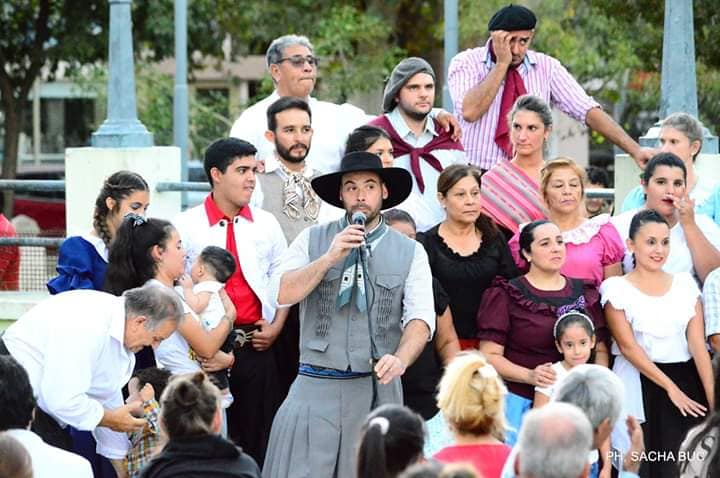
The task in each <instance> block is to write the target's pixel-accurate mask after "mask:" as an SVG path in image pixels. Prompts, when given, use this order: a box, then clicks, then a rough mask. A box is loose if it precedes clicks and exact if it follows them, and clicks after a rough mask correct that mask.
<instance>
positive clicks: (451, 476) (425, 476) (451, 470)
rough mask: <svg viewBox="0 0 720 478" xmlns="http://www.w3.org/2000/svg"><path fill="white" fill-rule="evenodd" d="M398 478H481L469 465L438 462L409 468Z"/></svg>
mask: <svg viewBox="0 0 720 478" xmlns="http://www.w3.org/2000/svg"><path fill="white" fill-rule="evenodd" d="M398 478H479V475H478V474H477V472H476V471H475V468H473V466H472V465H470V464H468V463H450V464H447V465H443V464H442V463H440V462H437V461H426V462H424V463H416V464H414V465H412V466H410V467H408V468H407V469H406V470H405V471H403V472H402V473H400V475H399V476H398Z"/></svg>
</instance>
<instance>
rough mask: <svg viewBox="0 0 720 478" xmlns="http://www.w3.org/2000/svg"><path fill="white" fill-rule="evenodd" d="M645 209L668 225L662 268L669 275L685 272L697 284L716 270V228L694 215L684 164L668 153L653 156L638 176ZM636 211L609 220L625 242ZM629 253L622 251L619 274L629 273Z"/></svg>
mask: <svg viewBox="0 0 720 478" xmlns="http://www.w3.org/2000/svg"><path fill="white" fill-rule="evenodd" d="M642 183H643V189H644V191H645V195H646V200H645V206H644V208H645V209H654V210H656V211H657V212H658V213H660V215H661V216H662V217H663V218H665V221H667V223H668V225H669V226H670V243H671V244H672V248H671V249H670V254H669V256H668V257H667V262H666V263H665V265H664V267H663V269H664V270H665V271H666V272H669V273H670V274H675V273H678V272H689V273H691V274H692V275H694V276H696V277H697V278H698V279H699V280H700V282H704V281H705V277H707V275H708V274H709V273H710V272H712V271H713V270H714V269H716V268H717V267H720V250H719V249H720V227H718V225H717V224H715V223H714V222H713V220H712V219H710V218H709V217H708V216H706V215H704V214H696V213H695V202H694V200H693V199H691V198H690V197H689V196H688V190H687V170H686V168H685V163H683V162H682V160H681V159H680V158H678V157H677V156H675V155H674V154H672V153H660V154H657V155H655V156H654V157H653V158H652V159H651V160H650V161H649V162H648V164H647V166H646V167H645V171H643V177H642ZM638 210H639V209H634V210H631V211H628V212H624V213H622V214H620V215H619V216H615V217H613V218H612V223H613V224H614V225H615V227H616V228H617V230H618V233H620V237H621V238H623V239H627V237H628V229H629V227H630V221H631V220H632V218H633V216H634V215H635V213H636V212H638ZM633 268H634V265H633V260H632V255H631V252H630V251H629V250H628V249H626V251H625V257H624V259H623V271H624V272H629V271H631V270H633Z"/></svg>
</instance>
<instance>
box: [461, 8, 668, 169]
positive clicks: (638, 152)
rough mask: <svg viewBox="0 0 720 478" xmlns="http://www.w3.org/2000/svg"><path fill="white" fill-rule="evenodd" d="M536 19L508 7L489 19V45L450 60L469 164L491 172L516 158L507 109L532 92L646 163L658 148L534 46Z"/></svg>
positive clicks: (556, 62) (638, 161)
mask: <svg viewBox="0 0 720 478" xmlns="http://www.w3.org/2000/svg"><path fill="white" fill-rule="evenodd" d="M536 23H537V20H536V18H535V14H534V13H533V12H532V11H531V10H530V9H528V8H526V7H523V6H520V5H512V4H510V5H508V6H506V7H503V8H501V9H500V10H498V11H497V12H496V13H495V14H494V15H493V16H492V18H491V19H490V22H489V23H488V30H489V31H490V39H489V40H488V41H487V43H486V44H485V46H483V47H478V48H472V49H469V50H465V51H463V52H461V53H459V54H457V55H456V56H455V58H453V59H452V61H451V62H450V66H449V67H448V88H449V89H450V94H451V95H452V98H453V102H454V105H455V114H456V115H458V118H459V120H460V126H461V127H462V129H463V145H464V146H465V151H466V152H467V154H468V159H469V161H470V163H471V164H473V165H474V166H477V167H478V168H480V169H482V170H484V171H487V170H488V169H490V168H492V167H493V166H494V165H495V163H497V162H498V161H503V160H509V159H510V158H511V157H512V147H511V145H510V129H509V125H508V119H507V114H508V112H509V111H510V109H511V108H512V106H513V104H515V100H516V99H517V98H519V97H520V96H522V95H525V94H530V95H535V96H538V97H540V98H542V99H543V100H545V101H546V102H548V103H550V104H552V105H553V106H554V107H556V108H558V109H560V110H561V111H563V112H565V113H567V114H568V115H569V116H571V117H573V118H575V119H576V120H577V121H580V122H583V123H585V124H586V125H587V126H588V127H590V128H591V129H593V130H595V131H597V132H599V133H600V134H602V135H603V136H605V137H606V138H607V139H608V140H610V141H611V142H612V143H613V144H615V145H616V146H618V147H619V148H620V149H622V150H623V151H625V152H626V153H628V154H629V155H630V156H632V157H633V159H634V160H635V162H636V163H637V164H638V166H640V167H641V168H644V167H645V163H647V162H648V161H649V160H650V158H651V157H652V156H653V152H654V151H653V150H652V149H650V148H641V147H640V145H638V143H637V142H635V141H634V140H633V139H632V138H631V137H630V136H628V134H627V133H626V132H625V131H624V130H623V129H622V128H621V127H620V126H619V125H618V124H617V123H616V122H615V121H614V120H613V119H612V118H611V117H610V116H608V115H607V113H605V112H604V111H603V110H602V109H601V107H600V105H599V104H598V103H597V102H596V101H595V100H593V99H592V98H591V97H589V96H588V95H587V93H585V91H584V90H583V88H582V87H581V86H580V85H579V84H578V82H577V81H576V80H575V78H573V77H572V76H571V75H570V73H568V71H567V70H566V69H565V67H564V66H563V65H562V64H561V63H560V62H559V61H558V60H556V59H555V58H553V57H551V56H548V55H545V54H543V53H538V52H536V51H533V50H530V43H531V41H532V39H533V36H534V34H535V24H536Z"/></svg>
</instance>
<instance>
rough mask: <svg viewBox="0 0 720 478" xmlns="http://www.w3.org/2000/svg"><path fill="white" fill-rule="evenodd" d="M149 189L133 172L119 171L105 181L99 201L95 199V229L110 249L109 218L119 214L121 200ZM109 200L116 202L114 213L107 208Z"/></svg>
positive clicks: (140, 177)
mask: <svg viewBox="0 0 720 478" xmlns="http://www.w3.org/2000/svg"><path fill="white" fill-rule="evenodd" d="M149 189H150V188H149V187H148V184H147V182H145V180H144V179H143V178H142V176H140V175H139V174H137V173H133V172H132V171H118V172H116V173H113V174H112V175H111V176H110V177H109V178H107V179H106V180H105V182H104V183H103V187H102V189H101V190H100V194H98V197H97V199H95V213H94V214H93V228H94V229H95V232H96V233H97V235H98V236H99V237H100V239H102V240H103V242H104V243H105V245H106V246H107V247H110V241H112V234H111V233H110V227H109V226H108V216H109V215H110V214H111V213H113V212H117V210H118V209H119V208H120V201H121V200H123V199H125V198H126V197H128V196H129V195H131V194H132V193H134V192H135V191H148V190H149ZM108 198H112V199H113V200H115V207H114V208H113V210H112V211H111V210H110V208H108V206H107V199H108Z"/></svg>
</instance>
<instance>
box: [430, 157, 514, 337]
mask: <svg viewBox="0 0 720 478" xmlns="http://www.w3.org/2000/svg"><path fill="white" fill-rule="evenodd" d="M437 190H438V200H439V201H440V203H441V204H442V206H443V208H444V209H445V211H446V213H447V218H446V219H445V220H444V221H443V222H441V223H440V224H438V225H437V226H435V227H433V228H431V229H430V230H428V231H426V232H424V233H421V234H418V241H420V242H421V243H422V244H423V246H425V250H426V251H427V254H428V259H429V260H430V269H431V270H432V274H433V276H434V277H435V278H436V279H437V280H438V281H439V282H440V284H441V285H442V287H443V289H444V290H445V291H446V292H447V294H448V295H449V296H450V310H451V312H452V316H453V321H454V323H455V330H456V331H457V334H458V337H459V338H460V347H461V348H463V349H467V348H477V345H478V340H477V324H476V320H475V319H476V317H477V311H478V307H479V306H480V301H481V300H482V295H483V292H485V290H486V289H487V288H488V287H490V284H491V282H492V280H493V279H494V278H495V277H496V276H502V277H504V278H506V279H511V278H513V277H516V276H517V275H518V274H519V271H518V270H517V267H516V266H515V263H514V262H513V260H512V256H511V255H510V250H509V249H508V246H507V243H506V242H505V238H504V237H503V235H502V234H500V232H499V231H498V229H497V227H495V225H494V224H493V222H492V221H491V220H490V219H489V218H488V217H487V216H485V215H484V214H482V204H481V201H480V171H479V170H478V169H477V168H475V167H473V166H465V165H452V166H450V167H448V168H445V170H444V171H443V172H442V174H441V175H440V177H439V178H438V188H437Z"/></svg>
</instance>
